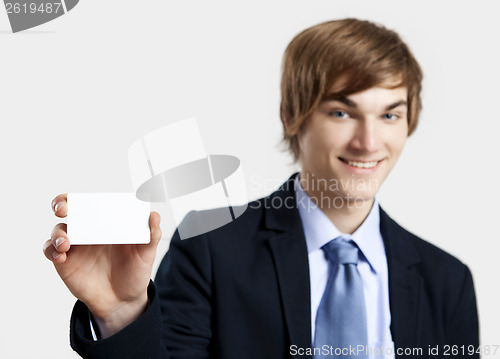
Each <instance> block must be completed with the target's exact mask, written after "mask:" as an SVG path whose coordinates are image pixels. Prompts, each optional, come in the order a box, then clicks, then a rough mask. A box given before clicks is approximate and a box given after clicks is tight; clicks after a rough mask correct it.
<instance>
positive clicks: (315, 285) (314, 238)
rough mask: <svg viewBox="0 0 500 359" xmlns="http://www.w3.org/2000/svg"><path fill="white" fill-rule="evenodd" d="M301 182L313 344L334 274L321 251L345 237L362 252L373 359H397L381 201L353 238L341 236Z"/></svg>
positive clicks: (297, 185) (297, 186)
mask: <svg viewBox="0 0 500 359" xmlns="http://www.w3.org/2000/svg"><path fill="white" fill-rule="evenodd" d="M298 179H299V175H297V177H296V180H295V194H296V199H297V206H298V209H299V213H300V218H301V220H302V225H303V227H304V232H305V237H306V244H307V252H308V257H309V273H310V282H311V329H312V333H311V337H312V338H311V339H312V343H314V333H315V330H316V325H315V323H316V313H317V311H318V307H319V303H320V301H321V298H322V297H323V293H324V291H325V288H326V283H327V280H328V275H329V272H330V262H329V261H328V259H327V258H326V256H325V253H324V252H323V250H322V249H321V247H322V246H323V245H325V244H326V243H328V242H329V241H331V240H332V239H334V238H337V237H339V236H342V237H343V238H344V239H345V240H353V241H354V242H355V243H356V244H357V246H358V247H359V249H360V251H359V262H358V270H359V273H360V275H361V278H362V280H363V290H364V294H365V304H366V313H367V327H368V328H367V329H368V350H369V351H368V354H369V358H370V359H375V358H384V359H388V358H393V357H394V355H393V354H392V353H394V343H393V341H392V335H391V331H390V324H391V312H390V308H389V282H388V269H387V258H386V255H385V248H384V242H383V240H382V235H381V233H380V212H379V205H378V200H377V199H376V198H375V200H374V203H373V206H372V209H371V210H370V213H369V214H368V217H366V219H365V220H364V222H363V223H362V224H361V226H360V227H359V228H358V229H357V230H356V231H355V232H354V233H353V234H345V233H341V232H340V231H339V230H338V229H337V228H336V227H335V225H334V224H333V223H332V222H331V221H330V219H328V217H327V216H326V215H325V214H324V213H323V211H322V210H321V209H320V208H319V207H318V206H317V205H316V204H315V203H314V202H313V201H312V200H311V198H309V196H308V195H307V193H305V192H304V190H303V189H302V186H301V185H300V182H299V180H298ZM387 354H389V355H387Z"/></svg>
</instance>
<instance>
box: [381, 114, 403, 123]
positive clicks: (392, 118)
mask: <svg viewBox="0 0 500 359" xmlns="http://www.w3.org/2000/svg"><path fill="white" fill-rule="evenodd" d="M382 118H383V119H384V120H390V121H395V120H397V119H398V118H399V116H398V115H396V114H394V113H386V114H385V115H383V116H382Z"/></svg>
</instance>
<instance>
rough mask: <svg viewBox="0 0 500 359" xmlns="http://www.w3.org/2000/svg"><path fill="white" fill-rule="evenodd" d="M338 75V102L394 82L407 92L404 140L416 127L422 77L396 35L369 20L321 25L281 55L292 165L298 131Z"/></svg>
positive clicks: (299, 37)
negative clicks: (343, 78) (406, 118)
mask: <svg viewBox="0 0 500 359" xmlns="http://www.w3.org/2000/svg"><path fill="white" fill-rule="evenodd" d="M341 76H346V77H347V81H345V83H344V81H342V87H341V88H340V89H339V91H338V92H337V91H336V93H335V95H338V96H339V97H342V96H347V95H350V94H353V93H356V92H359V91H363V90H366V89H369V88H371V87H374V86H377V85H382V84H384V83H386V82H387V81H389V80H394V79H399V80H400V82H398V83H397V84H395V85H393V86H390V87H391V88H395V87H398V86H406V87H407V89H408V99H407V101H408V135H410V134H411V133H413V131H414V130H415V128H416V127H417V123H418V116H419V113H420V110H421V107H422V105H421V101H420V91H421V88H422V76H423V75H422V70H421V68H420V66H419V64H418V63H417V61H416V60H415V58H414V57H413V54H412V53H411V52H410V50H409V48H408V46H407V45H406V44H405V43H404V42H403V41H402V40H401V38H400V37H399V35H398V34H397V33H395V32H394V31H391V30H388V29H386V28H385V27H383V26H379V25H376V24H374V23H372V22H369V21H362V20H357V19H344V20H335V21H328V22H324V23H321V24H318V25H315V26H313V27H310V28H308V29H306V30H304V31H302V32H301V33H300V34H298V35H297V36H296V37H295V38H294V39H293V40H292V41H291V42H290V44H289V45H288V47H287V49H286V50H285V54H284V56H283V65H282V77H281V106H280V116H281V121H282V123H283V130H284V134H283V140H284V141H285V142H286V143H287V144H288V147H289V150H290V151H291V152H292V154H293V157H294V160H295V161H297V160H298V158H299V154H300V149H299V143H298V139H297V131H298V130H299V129H300V128H301V126H302V124H303V123H304V121H305V120H306V119H307V118H308V117H309V116H310V115H311V114H312V112H313V111H315V110H316V109H317V107H318V106H319V104H320V103H321V101H322V100H323V99H324V98H325V97H326V96H327V95H330V93H329V92H328V91H330V89H331V87H332V86H333V84H334V83H335V81H336V80H338V79H339V78H340V77H341Z"/></svg>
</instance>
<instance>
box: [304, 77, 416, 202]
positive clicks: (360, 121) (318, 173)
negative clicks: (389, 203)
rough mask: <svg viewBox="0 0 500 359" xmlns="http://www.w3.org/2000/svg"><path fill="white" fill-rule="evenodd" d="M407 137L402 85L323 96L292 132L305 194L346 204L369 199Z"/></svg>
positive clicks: (392, 163)
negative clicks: (295, 131)
mask: <svg viewBox="0 0 500 359" xmlns="http://www.w3.org/2000/svg"><path fill="white" fill-rule="evenodd" d="M407 134H408V120H407V89H406V87H398V88H395V89H388V88H384V87H372V88H370V89H368V90H365V91H361V92H358V93H355V94H352V95H348V96H346V97H344V98H334V97H330V98H328V97H327V100H325V101H323V102H322V103H321V104H320V106H319V107H318V109H316V111H314V112H313V114H312V115H311V117H310V118H308V119H306V121H305V122H304V125H303V127H302V128H301V130H300V131H299V133H298V140H299V146H300V162H301V165H302V172H301V180H302V184H303V186H304V187H305V190H306V192H308V193H309V194H310V195H314V196H318V195H321V196H325V197H330V198H331V197H340V198H338V199H339V200H340V199H341V198H342V199H344V200H348V201H349V202H352V201H353V200H371V199H373V197H374V196H375V194H376V193H377V191H378V189H379V187H380V185H381V184H382V182H383V181H384V180H385V178H386V177H387V175H388V174H389V172H390V171H391V169H392V168H393V167H394V165H395V164H396V161H397V160H398V158H399V155H400V154H401V152H402V150H403V147H404V144H405V142H406V138H407ZM332 195H333V196H332ZM316 199H317V200H321V198H316ZM340 202H343V201H340ZM340 202H337V203H334V205H338V204H339V203H340ZM323 205H324V203H323ZM320 206H321V204H320Z"/></svg>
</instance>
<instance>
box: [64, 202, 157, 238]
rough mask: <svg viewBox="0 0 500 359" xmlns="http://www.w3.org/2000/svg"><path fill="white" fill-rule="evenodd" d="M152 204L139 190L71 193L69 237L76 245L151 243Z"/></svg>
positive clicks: (68, 222) (68, 217) (68, 219)
mask: <svg viewBox="0 0 500 359" xmlns="http://www.w3.org/2000/svg"><path fill="white" fill-rule="evenodd" d="M149 214H150V203H149V202H144V201H140V200H138V199H137V197H136V196H135V193H69V194H68V216H67V222H66V223H67V225H68V238H69V242H70V244H71V245H76V244H143V243H149V241H150V232H149Z"/></svg>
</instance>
